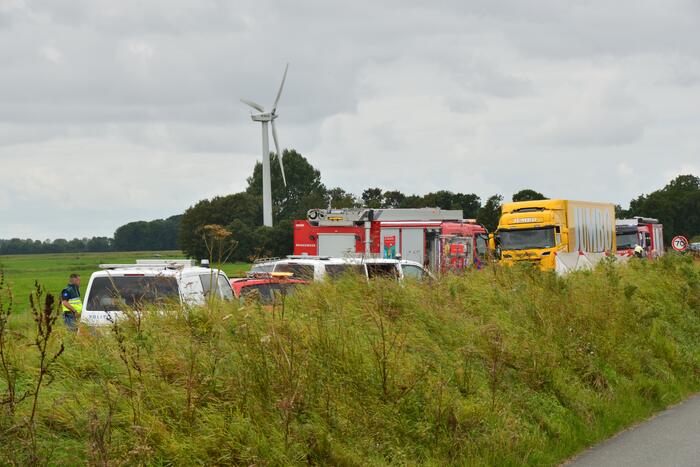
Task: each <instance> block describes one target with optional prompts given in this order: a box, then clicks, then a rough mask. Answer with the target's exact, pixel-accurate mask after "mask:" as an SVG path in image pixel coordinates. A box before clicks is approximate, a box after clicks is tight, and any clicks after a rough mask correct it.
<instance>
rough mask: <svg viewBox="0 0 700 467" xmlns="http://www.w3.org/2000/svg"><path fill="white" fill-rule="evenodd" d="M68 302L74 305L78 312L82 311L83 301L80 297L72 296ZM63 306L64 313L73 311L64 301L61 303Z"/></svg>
mask: <svg viewBox="0 0 700 467" xmlns="http://www.w3.org/2000/svg"><path fill="white" fill-rule="evenodd" d="M68 303H69V304H70V306H72V307H73V309H74V310H75V311H76V313H82V311H83V301H82V300H81V299H80V297H78V298H71V299H70V300H68ZM61 308H62V309H63V312H64V313H72V312H71V310H70V309H69V308H68V307H67V306H65V305H64V304H63V303H61Z"/></svg>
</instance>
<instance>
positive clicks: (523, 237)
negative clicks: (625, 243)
mask: <svg viewBox="0 0 700 467" xmlns="http://www.w3.org/2000/svg"><path fill="white" fill-rule="evenodd" d="M494 246H495V248H496V250H497V252H498V253H499V254H500V258H501V261H503V262H504V263H506V264H513V263H515V262H518V261H528V262H531V263H535V264H537V265H538V266H539V267H540V268H541V269H544V270H553V269H555V266H556V254H559V253H573V252H583V253H605V252H611V251H615V206H614V205H613V204H609V203H595V202H587V201H571V200H562V199H548V200H539V201H520V202H514V203H505V204H503V206H502V208H501V218H500V220H499V222H498V229H497V230H496V232H495V234H494Z"/></svg>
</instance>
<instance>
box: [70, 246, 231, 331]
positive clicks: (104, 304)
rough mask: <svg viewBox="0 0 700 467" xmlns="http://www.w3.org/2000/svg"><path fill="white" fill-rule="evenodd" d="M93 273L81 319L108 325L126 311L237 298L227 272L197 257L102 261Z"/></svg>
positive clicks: (81, 320)
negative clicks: (121, 261) (111, 262)
mask: <svg viewBox="0 0 700 467" xmlns="http://www.w3.org/2000/svg"><path fill="white" fill-rule="evenodd" d="M100 269H101V270H100V271H97V272H94V273H92V275H91V276H90V282H89V283H88V286H87V291H86V293H85V296H84V301H83V312H82V314H81V317H80V322H81V323H83V324H86V325H88V326H108V325H111V324H112V323H113V322H114V321H115V320H117V319H119V318H120V317H123V316H124V311H125V310H134V311H140V310H142V309H146V308H156V309H165V308H167V307H169V306H173V305H175V306H177V305H182V304H186V305H194V306H196V305H203V304H205V303H206V302H207V300H208V299H220V300H233V299H234V295H233V290H232V289H231V284H230V282H229V279H228V277H226V274H225V273H224V272H223V271H221V270H219V269H214V268H209V267H204V266H196V265H195V262H194V261H193V260H182V259H159V260H137V261H136V263H135V264H101V265H100Z"/></svg>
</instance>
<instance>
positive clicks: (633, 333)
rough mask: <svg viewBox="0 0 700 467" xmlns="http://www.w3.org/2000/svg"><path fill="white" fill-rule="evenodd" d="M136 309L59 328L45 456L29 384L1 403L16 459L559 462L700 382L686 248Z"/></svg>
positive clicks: (16, 326) (32, 359)
mask: <svg viewBox="0 0 700 467" xmlns="http://www.w3.org/2000/svg"><path fill="white" fill-rule="evenodd" d="M282 306H283V307H284V311H283V312H282ZM138 316H140V315H132V317H131V319H127V320H124V321H121V322H119V323H117V325H115V329H113V330H111V331H110V332H105V333H99V334H97V335H91V334H89V333H88V334H85V335H77V336H76V335H72V334H68V333H64V334H63V335H61V336H58V339H62V341H63V343H64V346H65V351H64V352H63V354H62V355H60V357H59V358H57V360H56V361H55V362H54V363H53V364H52V365H53V366H52V370H51V372H50V378H48V381H46V382H45V383H44V386H43V389H42V392H41V393H40V395H39V397H38V398H37V410H36V416H35V430H36V439H37V443H38V446H37V449H36V452H37V453H38V455H37V456H35V457H32V455H34V454H32V453H29V452H27V450H28V449H29V447H28V444H27V443H26V440H24V439H23V436H25V435H26V433H24V432H22V431H21V430H12V429H11V428H12V426H14V425H16V424H17V423H18V421H19V420H26V419H27V418H28V417H30V415H31V402H30V399H31V397H30V399H25V400H18V401H17V403H16V404H14V406H13V415H12V416H11V417H10V416H9V415H6V414H7V413H8V412H7V411H5V412H3V414H4V415H5V416H4V417H0V464H16V465H22V464H26V463H27V461H28V460H30V461H32V462H35V463H49V464H53V465H76V464H80V463H86V462H87V463H90V464H92V465H113V464H114V465H116V464H142V465H146V464H148V465H153V464H155V465H203V464H207V465H211V464H214V465H231V464H245V465H253V464H255V465H289V464H309V463H310V464H334V465H368V464H369V465H388V464H409V465H412V464H429V465H447V464H459V465H465V464H466V465H522V464H526V465H528V464H529V465H555V464H556V463H558V462H560V461H561V460H563V459H565V458H567V457H568V456H570V455H571V454H573V453H575V452H576V451H578V450H580V449H581V448H583V447H585V446H587V445H589V444H591V443H594V442H596V441H597V440H600V439H602V438H604V437H606V436H609V435H610V434H612V433H614V432H616V431H617V430H619V429H621V428H623V427H624V426H626V425H628V424H630V423H632V422H634V421H636V420H639V419H641V418H644V417H646V416H648V415H649V414H650V413H652V412H653V411H655V410H657V409H659V408H662V407H664V406H666V405H668V404H670V403H673V402H675V401H677V400H679V399H681V398H682V397H684V396H685V395H687V394H688V393H689V392H691V391H694V390H697V389H698V388H699V387H700V273H699V269H698V267H697V266H694V265H693V264H692V263H691V262H690V261H687V260H684V259H678V258H671V257H669V258H664V259H663V260H660V261H657V262H654V263H651V262H634V263H633V264H630V265H629V266H627V267H619V266H616V265H613V264H603V265H600V266H599V267H598V268H597V269H596V270H594V271H591V272H578V273H575V274H571V275H569V276H567V277H565V278H560V277H557V276H555V275H553V274H545V273H541V272H539V271H536V270H531V269H528V268H519V267H515V268H500V267H493V268H488V269H486V270H484V271H480V272H475V273H469V274H466V275H464V276H449V277H446V278H444V279H442V280H440V281H438V282H432V283H425V284H418V283H415V284H408V285H405V286H400V285H398V284H396V283H394V282H391V281H381V280H377V281H372V282H371V283H369V284H367V283H366V282H363V281H361V280H359V279H356V278H352V277H349V278H346V279H344V280H341V281H339V282H335V283H324V284H316V285H313V286H310V287H308V288H304V289H299V290H298V292H297V293H296V294H295V295H293V296H290V297H286V299H285V301H284V304H283V305H282V304H279V305H278V306H277V307H275V308H274V309H268V308H261V307H260V306H258V305H256V304H254V303H251V304H248V305H246V306H244V307H240V308H239V307H238V306H237V305H232V304H228V305H223V304H220V303H212V304H210V305H209V306H207V307H205V308H193V309H191V308H183V309H178V310H176V311H175V312H173V313H167V314H158V313H154V314H149V315H147V316H144V318H143V319H140V320H139V319H138ZM15 318H18V317H16V316H13V315H10V318H9V320H10V329H7V330H6V332H5V339H4V341H0V342H4V343H5V344H4V345H5V346H6V347H7V352H6V355H10V356H11V358H10V359H9V361H10V365H11V370H12V371H11V372H10V373H9V374H12V375H14V377H13V378H14V379H13V382H12V385H13V388H14V389H13V390H14V391H15V392H16V393H19V394H23V393H24V392H26V391H30V392H32V391H33V388H34V387H35V383H36V378H37V371H38V369H39V368H40V365H41V357H40V355H39V354H38V353H37V352H32V351H30V350H29V349H27V348H26V344H27V343H29V342H33V340H32V339H33V337H32V332H31V327H30V326H29V325H28V324H27V322H26V321H23V320H22V319H21V317H19V318H20V319H18V320H16V321H15V322H13V320H14V319H15ZM52 345H53V346H54V347H56V346H58V345H59V344H58V341H56V342H55V343H54V344H52ZM2 374H5V373H0V401H4V400H5V399H6V393H7V390H8V385H7V381H6V377H5V376H2ZM32 394H33V393H32ZM15 399H16V400H17V398H15ZM6 408H7V404H5V405H4V406H3V410H5V409H6ZM12 420H14V421H12ZM13 424H14V425H13ZM8 446H13V448H11V449H10V448H8Z"/></svg>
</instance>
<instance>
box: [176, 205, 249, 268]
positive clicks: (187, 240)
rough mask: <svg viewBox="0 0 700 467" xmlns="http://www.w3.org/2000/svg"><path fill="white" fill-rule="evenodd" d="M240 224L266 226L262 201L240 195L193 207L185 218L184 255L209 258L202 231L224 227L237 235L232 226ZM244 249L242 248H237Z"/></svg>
mask: <svg viewBox="0 0 700 467" xmlns="http://www.w3.org/2000/svg"><path fill="white" fill-rule="evenodd" d="M235 220H238V221H240V222H241V223H243V224H245V225H246V226H248V227H251V228H252V227H255V226H257V225H259V224H260V223H261V222H262V199H261V197H259V196H255V195H251V194H249V193H245V192H243V193H236V194H233V195H228V196H217V197H215V198H212V199H210V200H209V199H205V200H202V201H200V202H198V203H197V204H195V205H194V206H192V207H190V208H189V209H187V211H185V213H184V214H183V215H182V221H181V224H180V235H179V243H180V247H181V248H182V251H183V252H185V254H186V255H188V256H190V257H193V258H207V255H208V252H207V249H206V245H205V244H204V240H203V238H202V231H201V229H202V228H203V227H204V226H205V225H209V224H218V225H223V226H225V227H226V228H228V229H229V230H231V232H233V236H234V239H236V240H239V238H237V237H236V229H235V228H230V227H229V225H230V224H231V223H232V222H233V221H235ZM237 249H240V245H239V246H238V247H237Z"/></svg>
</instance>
